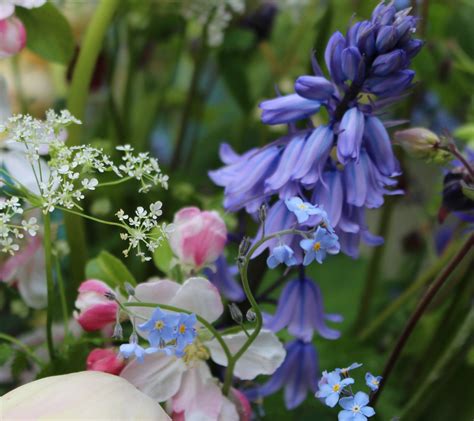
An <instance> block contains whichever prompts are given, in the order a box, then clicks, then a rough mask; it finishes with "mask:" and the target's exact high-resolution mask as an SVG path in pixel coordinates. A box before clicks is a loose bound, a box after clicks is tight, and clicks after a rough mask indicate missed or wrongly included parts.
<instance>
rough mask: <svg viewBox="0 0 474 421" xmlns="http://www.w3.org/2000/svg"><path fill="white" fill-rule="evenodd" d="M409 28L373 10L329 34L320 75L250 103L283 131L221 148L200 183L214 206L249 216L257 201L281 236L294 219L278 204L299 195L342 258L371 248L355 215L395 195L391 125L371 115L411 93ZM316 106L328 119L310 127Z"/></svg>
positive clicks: (408, 19)
mask: <svg viewBox="0 0 474 421" xmlns="http://www.w3.org/2000/svg"><path fill="white" fill-rule="evenodd" d="M416 24H417V19H416V18H414V17H412V16H409V9H403V10H398V9H397V8H396V7H395V6H394V5H393V4H384V3H381V4H379V5H378V6H377V7H376V8H375V9H374V11H373V13H372V16H371V18H370V19H368V20H364V21H361V22H356V23H354V24H353V25H351V27H350V28H349V29H348V31H347V34H346V35H345V36H344V35H343V34H342V33H340V32H336V33H335V34H333V35H332V36H331V37H330V39H329V41H328V44H327V47H326V50H325V53H324V59H325V62H326V67H327V69H328V71H329V75H324V74H323V72H322V70H321V67H320V66H319V64H318V63H317V61H316V60H315V59H314V60H313V70H314V75H302V76H299V77H298V78H297V79H296V81H295V84H294V90H295V92H294V93H290V94H289V95H284V96H280V97H278V98H274V99H270V100H268V101H264V102H262V103H261V104H260V108H261V109H262V121H263V122H264V123H265V124H283V123H285V124H288V125H289V132H288V134H287V135H285V136H283V137H281V138H279V139H277V140H275V141H274V142H272V143H271V144H269V145H266V146H264V147H262V148H255V149H253V150H251V151H249V152H247V153H244V154H243V155H237V154H235V153H234V152H233V151H231V150H229V147H228V146H225V147H224V148H222V149H221V159H222V161H223V162H224V164H225V166H224V167H223V168H221V169H219V170H216V171H212V172H210V177H211V178H212V180H213V181H214V182H215V183H216V184H218V185H220V186H223V187H224V189H225V190H224V194H225V199H224V207H225V208H226V209H227V210H229V211H237V210H239V209H243V208H245V210H246V211H247V212H248V213H250V214H253V215H255V214H256V212H257V211H258V209H259V207H260V206H261V205H262V204H263V203H265V204H268V203H274V204H273V205H272V206H271V207H270V208H271V209H269V214H270V213H271V212H273V214H274V215H275V216H277V215H278V218H274V223H273V226H277V225H278V226H279V227H280V228H281V229H288V228H290V227H291V226H294V225H291V224H294V221H293V220H292V218H291V217H289V216H287V215H284V212H283V210H282V209H281V207H280V202H281V201H285V200H286V199H290V198H292V197H294V196H299V197H301V198H302V201H308V202H310V201H311V202H312V203H318V205H320V206H321V207H323V208H324V210H325V211H326V212H327V214H328V216H329V220H330V221H331V223H332V226H333V227H334V231H335V233H336V234H337V235H338V237H339V241H340V244H341V250H342V251H343V252H344V253H345V254H348V255H350V256H353V257H356V256H357V255H358V252H359V245H360V243H361V241H364V242H366V243H367V244H369V245H371V246H375V245H379V244H381V243H382V241H383V240H382V239H381V238H380V237H375V236H373V235H372V234H371V233H370V232H369V230H368V228H367V224H366V223H365V210H366V209H368V208H369V209H370V208H378V207H380V206H382V205H383V203H384V196H385V195H387V194H400V193H402V192H401V191H400V190H398V189H396V188H394V187H395V184H396V180H395V179H394V178H393V177H396V176H398V175H400V167H399V164H398V161H397V159H396V157H395V155H394V153H393V150H392V145H391V142H390V138H389V135H388V132H387V129H386V128H387V127H390V126H393V125H394V124H393V122H384V121H383V120H382V119H381V118H380V116H381V115H383V113H384V111H385V110H386V108H387V107H389V106H391V105H393V104H395V103H396V102H398V101H399V100H400V98H402V97H403V96H404V94H405V92H406V90H407V89H409V88H410V87H411V86H412V80H413V77H414V72H413V71H411V70H409V66H410V64H411V60H412V59H413V57H414V56H415V55H416V54H417V53H418V52H419V51H420V49H421V47H422V46H423V42H422V41H420V40H417V39H414V38H413V33H414V32H415V29H416ZM367 96H370V98H371V100H370V101H366V99H365V98H367ZM321 108H324V109H325V110H326V111H327V114H328V116H329V119H328V120H329V121H328V123H327V124H325V125H319V126H318V127H314V125H313V122H312V120H309V119H310V118H311V117H313V115H314V114H316V113H317V112H319V110H320V109H321ZM297 121H302V122H303V123H306V124H301V125H300V126H298V127H305V128H297V126H296V125H295V124H294V123H295V122H297ZM334 149H336V152H337V154H331V151H332V150H334ZM331 186H332V187H334V188H335V190H333V189H332V188H331ZM275 196H276V199H277V200H276V201H275V200H274V198H275ZM272 208H274V209H272ZM301 217H302V218H305V216H301ZM301 217H300V218H298V219H301ZM310 219H311V218H308V220H310ZM311 222H312V221H311ZM269 225H272V224H269ZM313 226H316V225H313ZM266 232H269V231H268V230H266ZM294 243H295V240H294V238H293V237H292V236H288V237H287V241H285V244H287V245H288V246H289V247H291V248H292V249H294V250H295V258H296V259H297V260H298V263H300V260H299V259H300V256H299V254H298V252H297V250H296V249H295V247H294V246H293V245H294ZM274 246H275V244H274V243H273V244H272V245H269V246H268V248H270V249H272V248H273V247H274Z"/></svg>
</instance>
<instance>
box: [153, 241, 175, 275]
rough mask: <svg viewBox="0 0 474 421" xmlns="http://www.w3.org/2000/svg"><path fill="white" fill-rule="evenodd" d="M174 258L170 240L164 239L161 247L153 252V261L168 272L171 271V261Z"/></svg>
mask: <svg viewBox="0 0 474 421" xmlns="http://www.w3.org/2000/svg"><path fill="white" fill-rule="evenodd" d="M172 260H173V251H172V250H171V247H170V244H169V242H168V240H166V239H165V240H163V242H162V243H161V245H160V247H158V248H157V249H156V250H155V252H154V253H153V262H154V263H155V265H156V267H157V268H158V269H160V270H161V271H163V272H164V273H166V274H169V273H170V271H171V261H172Z"/></svg>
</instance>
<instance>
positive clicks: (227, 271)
mask: <svg viewBox="0 0 474 421" xmlns="http://www.w3.org/2000/svg"><path fill="white" fill-rule="evenodd" d="M204 273H205V275H206V276H207V278H208V279H209V280H210V281H211V282H212V283H213V284H214V285H215V286H216V287H217V289H218V290H219V292H220V293H221V294H222V295H224V296H225V297H226V298H228V299H229V300H230V301H236V302H240V301H243V300H244V299H245V294H244V291H243V289H242V287H241V286H240V285H239V284H238V283H237V282H236V280H235V276H236V275H237V274H238V273H239V270H238V268H237V266H236V265H232V266H229V265H228V264H227V260H226V258H225V256H224V255H221V256H219V257H218V259H217V260H216V261H215V262H214V269H210V268H205V269H204Z"/></svg>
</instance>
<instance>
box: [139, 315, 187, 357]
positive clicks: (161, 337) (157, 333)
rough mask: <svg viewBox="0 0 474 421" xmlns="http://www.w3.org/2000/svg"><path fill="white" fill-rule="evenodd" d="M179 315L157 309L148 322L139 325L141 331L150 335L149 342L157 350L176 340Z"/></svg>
mask: <svg viewBox="0 0 474 421" xmlns="http://www.w3.org/2000/svg"><path fill="white" fill-rule="evenodd" d="M179 320H180V315H179V314H174V313H167V312H164V311H162V310H161V309H160V308H159V307H157V308H156V309H155V310H154V311H153V313H152V315H151V317H150V320H148V321H147V322H145V323H143V324H141V325H139V326H138V327H139V329H140V330H143V331H145V332H149V333H148V341H149V342H150V345H151V346H152V347H155V348H163V346H164V344H166V343H167V342H169V341H172V340H174V339H176V329H177V326H178V321H179Z"/></svg>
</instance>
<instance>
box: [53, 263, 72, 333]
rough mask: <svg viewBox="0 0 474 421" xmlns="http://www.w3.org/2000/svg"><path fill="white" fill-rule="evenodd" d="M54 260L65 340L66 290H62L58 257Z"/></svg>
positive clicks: (67, 312) (66, 316)
mask: <svg viewBox="0 0 474 421" xmlns="http://www.w3.org/2000/svg"><path fill="white" fill-rule="evenodd" d="M54 260H55V263H56V277H57V279H58V289H59V297H60V299H61V309H62V313H63V323H64V337H65V338H67V337H68V336H69V309H68V306H67V299H66V289H65V288H64V279H63V276H62V273H61V265H60V263H59V257H58V256H56V258H55V259H54Z"/></svg>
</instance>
